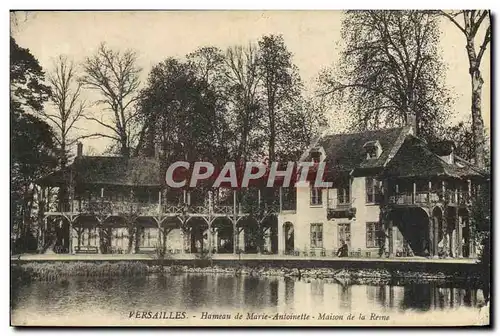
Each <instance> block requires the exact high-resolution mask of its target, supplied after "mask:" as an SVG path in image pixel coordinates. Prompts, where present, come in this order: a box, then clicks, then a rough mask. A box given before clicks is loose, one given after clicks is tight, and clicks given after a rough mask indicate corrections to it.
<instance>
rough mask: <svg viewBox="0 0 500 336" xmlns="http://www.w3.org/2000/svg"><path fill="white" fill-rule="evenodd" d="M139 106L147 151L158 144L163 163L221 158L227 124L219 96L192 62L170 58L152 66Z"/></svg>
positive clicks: (214, 160)
mask: <svg viewBox="0 0 500 336" xmlns="http://www.w3.org/2000/svg"><path fill="white" fill-rule="evenodd" d="M139 108H140V115H139V116H140V118H141V120H143V121H144V126H143V127H144V131H143V132H144V138H145V139H147V140H146V141H145V142H144V147H145V148H146V149H147V150H146V152H149V151H150V149H151V147H153V148H154V145H155V144H158V145H159V146H160V149H161V155H162V156H163V157H162V158H163V160H162V162H171V161H172V160H188V161H196V160H200V159H210V160H212V162H216V161H218V158H219V156H220V152H219V149H220V148H222V147H223V146H224V142H223V140H224V139H223V138H220V137H219V135H220V130H221V129H224V128H226V127H227V125H225V123H224V120H223V118H222V116H221V114H219V113H218V112H217V110H218V105H217V95H216V94H215V93H214V91H213V90H212V89H211V88H210V87H209V85H208V83H207V82H206V81H205V80H204V79H203V78H200V77H198V76H197V71H196V70H195V69H194V68H193V67H192V66H191V65H190V64H189V63H185V62H181V61H179V60H177V59H174V58H169V59H167V60H165V61H164V62H161V63H159V64H158V65H156V66H155V67H153V69H152V70H151V72H150V74H149V78H148V82H147V85H146V87H145V88H144V89H143V90H142V92H141V98H140V103H139Z"/></svg>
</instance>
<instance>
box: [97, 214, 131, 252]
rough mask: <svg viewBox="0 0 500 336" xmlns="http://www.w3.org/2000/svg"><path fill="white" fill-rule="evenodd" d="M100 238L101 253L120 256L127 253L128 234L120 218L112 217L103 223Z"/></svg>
mask: <svg viewBox="0 0 500 336" xmlns="http://www.w3.org/2000/svg"><path fill="white" fill-rule="evenodd" d="M100 236H101V237H100V238H101V242H100V243H101V253H106V254H111V253H116V254H122V253H126V252H127V249H128V240H129V232H128V230H127V225H126V223H125V220H124V219H123V218H122V217H118V216H112V217H109V218H107V219H106V220H105V221H103V223H102V227H101V232H100Z"/></svg>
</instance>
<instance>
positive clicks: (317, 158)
mask: <svg viewBox="0 0 500 336" xmlns="http://www.w3.org/2000/svg"><path fill="white" fill-rule="evenodd" d="M311 161H312V162H314V163H318V162H320V161H321V153H320V152H319V151H311Z"/></svg>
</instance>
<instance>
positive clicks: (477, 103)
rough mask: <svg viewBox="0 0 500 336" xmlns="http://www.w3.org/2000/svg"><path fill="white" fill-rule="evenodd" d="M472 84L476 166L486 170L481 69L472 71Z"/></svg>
mask: <svg viewBox="0 0 500 336" xmlns="http://www.w3.org/2000/svg"><path fill="white" fill-rule="evenodd" d="M470 76H471V83H472V104H471V112H472V135H473V138H474V145H475V149H474V150H475V159H476V165H477V166H478V167H480V168H484V164H485V163H484V145H485V144H484V121H483V116H482V115H481V94H482V89H483V78H482V77H481V72H480V71H479V68H475V69H474V70H472V71H471V74H470Z"/></svg>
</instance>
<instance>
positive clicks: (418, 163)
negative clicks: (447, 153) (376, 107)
mask: <svg viewBox="0 0 500 336" xmlns="http://www.w3.org/2000/svg"><path fill="white" fill-rule="evenodd" d="M431 147H432V146H431ZM483 174H484V172H483V171H481V170H480V169H479V168H477V167H475V166H473V165H472V164H471V163H469V162H467V161H465V160H463V159H461V158H459V157H456V156H455V158H454V160H453V163H448V162H446V161H444V160H443V159H441V158H440V157H439V156H438V155H437V154H435V153H434V152H433V151H431V149H430V147H429V146H428V145H427V144H426V143H425V142H424V141H422V140H420V139H418V138H415V137H413V136H409V137H408V138H407V139H406V140H405V141H404V143H403V145H402V146H401V148H400V149H399V151H398V152H397V154H396V155H395V156H394V158H393V159H392V160H391V161H390V162H389V164H388V165H387V167H386V169H385V170H384V175H386V176H399V177H417V176H420V177H430V176H450V177H456V178H461V177H471V176H482V175H483Z"/></svg>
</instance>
